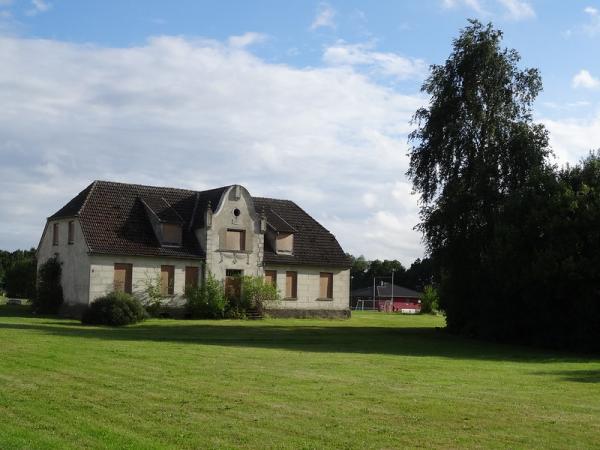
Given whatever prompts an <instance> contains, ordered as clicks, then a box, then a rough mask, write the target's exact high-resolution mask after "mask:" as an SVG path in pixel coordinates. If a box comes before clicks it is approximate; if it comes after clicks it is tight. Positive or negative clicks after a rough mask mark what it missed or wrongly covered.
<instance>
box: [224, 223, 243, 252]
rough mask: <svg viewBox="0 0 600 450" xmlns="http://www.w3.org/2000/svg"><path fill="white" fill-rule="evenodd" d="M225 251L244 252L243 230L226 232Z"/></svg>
mask: <svg viewBox="0 0 600 450" xmlns="http://www.w3.org/2000/svg"><path fill="white" fill-rule="evenodd" d="M225 250H231V251H234V252H243V251H245V250H246V232H245V231H244V230H229V229H228V230H227V234H226V236H225Z"/></svg>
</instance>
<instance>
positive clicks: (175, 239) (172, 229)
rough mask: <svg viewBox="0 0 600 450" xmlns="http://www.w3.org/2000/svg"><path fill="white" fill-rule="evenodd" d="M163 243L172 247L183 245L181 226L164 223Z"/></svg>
mask: <svg viewBox="0 0 600 450" xmlns="http://www.w3.org/2000/svg"><path fill="white" fill-rule="evenodd" d="M162 232H163V243H164V244H171V245H181V225H173V224H170V223H163V225H162Z"/></svg>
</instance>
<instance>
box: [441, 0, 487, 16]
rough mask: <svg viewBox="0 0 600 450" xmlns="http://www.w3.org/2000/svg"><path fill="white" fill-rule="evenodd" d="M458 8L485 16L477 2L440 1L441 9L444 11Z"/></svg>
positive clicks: (473, 0) (470, 0)
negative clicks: (462, 7)
mask: <svg viewBox="0 0 600 450" xmlns="http://www.w3.org/2000/svg"><path fill="white" fill-rule="evenodd" d="M459 6H464V7H466V8H469V9H472V10H473V11H475V12H476V13H479V14H486V11H485V10H484V9H483V7H482V6H481V3H480V2H479V0H442V7H443V8H444V9H453V8H458V7H459Z"/></svg>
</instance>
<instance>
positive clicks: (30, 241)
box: [0, 36, 424, 264]
mask: <svg viewBox="0 0 600 450" xmlns="http://www.w3.org/2000/svg"><path fill="white" fill-rule="evenodd" d="M230 42H231V41H230ZM234 42H235V41H233V42H232V43H234ZM0 65H1V67H2V71H0V85H2V86H3V87H4V88H3V89H2V90H0V102H1V104H2V108H0V205H2V208H0V248H17V247H26V246H30V245H36V244H37V240H38V239H39V235H40V233H41V232H42V228H43V225H44V221H45V218H46V217H47V216H48V215H50V214H52V213H53V212H54V211H56V210H57V209H58V208H59V207H60V206H62V204H64V203H65V202H66V201H67V200H69V199H70V198H71V197H72V196H73V195H74V194H76V193H77V192H78V191H79V190H80V189H82V188H83V187H85V186H86V185H87V184H88V183H90V182H91V181H92V180H94V179H109V180H115V181H125V182H136V183H146V184H153V185H169V186H179V187H187V188H196V189H207V188H211V187H216V186H221V185H226V184H230V183H240V184H243V185H245V186H247V187H248V189H249V190H250V192H251V193H253V194H254V195H265V196H272V197H280V198H290V199H292V200H294V201H296V202H298V203H299V204H300V205H301V206H302V207H303V208H304V209H306V210H307V211H308V212H309V213H311V214H312V215H314V216H315V217H316V218H317V219H318V220H319V221H321V222H322V223H323V225H324V226H325V227H327V228H328V229H329V230H330V231H332V232H333V233H334V234H335V235H336V236H337V237H338V239H339V240H340V242H341V244H342V246H343V247H344V249H345V250H347V251H349V252H352V253H356V254H359V253H363V254H365V255H366V256H367V257H372V258H373V257H379V258H383V257H387V258H391V257H394V258H399V259H400V260H402V261H403V262H404V263H406V264H409V263H410V262H411V261H412V260H413V259H414V258H416V257H419V256H422V247H421V245H420V243H419V241H420V237H419V235H418V233H416V232H415V231H413V230H412V227H413V226H414V225H415V224H416V221H417V216H416V209H415V208H416V199H415V198H414V196H410V195H409V194H408V191H409V189H408V188H407V186H408V185H407V184H406V178H405V176H404V173H405V171H406V169H407V164H408V159H407V156H406V153H407V143H406V135H407V133H408V132H409V131H410V130H411V128H412V127H411V125H409V120H410V117H411V116H412V114H413V112H414V111H415V110H416V108H418V107H419V106H421V105H422V104H423V102H424V99H423V98H422V97H420V96H419V95H402V94H400V93H398V92H397V91H394V90H391V89H390V88H388V87H385V86H382V85H380V84H378V83H376V82H375V81H373V79H371V78H369V76H367V75H365V74H361V73H359V72H358V71H356V70H354V69H353V68H352V66H348V65H346V66H333V67H325V68H301V69H296V68H292V67H289V66H285V65H281V64H270V63H267V62H265V61H263V60H261V59H259V58H257V57H255V56H254V55H252V54H251V53H250V52H248V51H247V50H246V49H244V48H239V47H236V46H234V45H229V44H227V45H224V44H223V43H220V42H216V41H212V40H201V39H197V40H189V39H183V38H176V37H168V36H163V37H158V38H153V39H151V40H149V41H148V43H147V44H145V45H142V46H138V47H131V48H103V47H94V46H89V45H75V44H71V43H65V42H57V41H51V40H34V39H20V38H0ZM357 199H358V201H357ZM361 199H363V201H362V202H361V201H360V200H361ZM367 204H371V208H372V209H369V208H368V207H367Z"/></svg>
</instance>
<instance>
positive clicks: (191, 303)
mask: <svg viewBox="0 0 600 450" xmlns="http://www.w3.org/2000/svg"><path fill="white" fill-rule="evenodd" d="M185 297H186V300H187V301H186V305H185V307H186V313H187V314H186V315H187V316H188V317H189V318H192V319H222V318H224V317H225V311H226V310H227V309H228V306H229V302H228V301H227V298H226V297H225V290H224V289H223V284H222V283H221V282H219V281H217V280H216V279H215V277H213V275H212V274H211V273H208V274H207V277H206V280H204V283H202V286H200V287H188V288H187V289H186V291H185Z"/></svg>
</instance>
